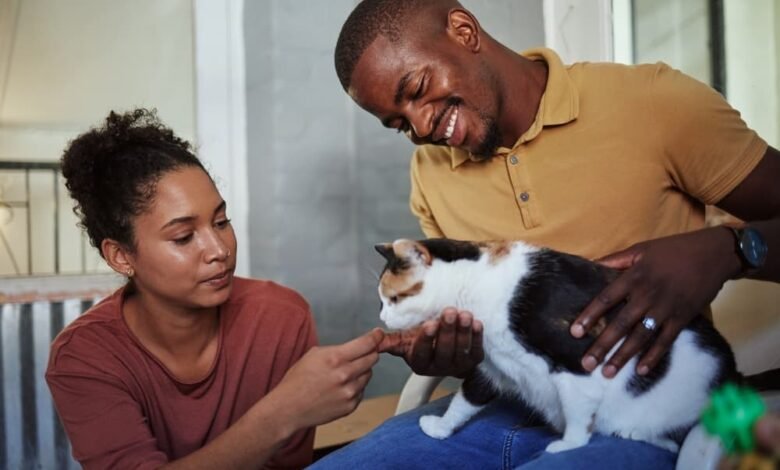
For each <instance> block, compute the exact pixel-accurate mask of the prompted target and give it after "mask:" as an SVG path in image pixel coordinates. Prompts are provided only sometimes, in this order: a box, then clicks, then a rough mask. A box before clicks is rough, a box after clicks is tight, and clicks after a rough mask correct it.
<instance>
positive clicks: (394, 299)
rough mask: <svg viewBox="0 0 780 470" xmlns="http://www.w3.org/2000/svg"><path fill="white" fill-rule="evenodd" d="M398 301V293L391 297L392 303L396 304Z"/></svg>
mask: <svg viewBox="0 0 780 470" xmlns="http://www.w3.org/2000/svg"><path fill="white" fill-rule="evenodd" d="M396 302H398V296H397V295H394V296H392V297H390V303H391V304H394V303H396Z"/></svg>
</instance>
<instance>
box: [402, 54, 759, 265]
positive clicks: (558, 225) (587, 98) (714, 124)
mask: <svg viewBox="0 0 780 470" xmlns="http://www.w3.org/2000/svg"><path fill="white" fill-rule="evenodd" d="M523 55H524V56H526V57H528V58H530V59H532V60H544V61H545V62H546V63H547V67H548V78H547V85H546V89H545V92H544V95H543V97H542V100H541V103H540V105H539V110H538V112H537V115H536V119H535V121H534V123H533V124H532V125H531V127H530V128H529V129H528V131H527V132H525V133H524V134H523V135H522V136H521V137H520V138H519V139H518V140H517V143H516V144H515V145H514V147H513V148H511V149H509V148H500V149H499V150H498V154H497V155H496V156H495V157H493V158H491V159H489V160H487V161H482V162H479V161H475V160H472V159H471V158H470V156H469V154H468V153H467V152H464V151H461V150H457V149H453V148H448V147H441V146H432V145H428V146H422V147H418V148H417V150H416V152H415V154H414V157H413V159H412V165H411V177H412V192H411V198H410V199H411V200H410V202H411V208H412V211H413V213H414V214H415V215H416V216H417V217H418V218H419V220H420V225H421V227H422V229H423V232H424V233H425V234H426V235H427V236H428V237H448V238H455V239H460V240H518V239H519V240H525V241H527V242H529V243H533V244H537V245H540V246H547V247H551V248H554V249H557V250H562V251H566V252H569V253H574V254H578V255H580V256H584V257H587V258H597V257H601V256H604V255H607V254H610V253H612V252H615V251H618V250H620V249H623V248H626V247H628V246H630V245H632V244H634V243H637V242H640V241H643V240H647V239H653V238H658V237H662V236H666V235H671V234H676V233H681V232H686V231H690V230H694V229H698V228H701V227H703V225H704V204H705V203H706V204H713V203H716V202H718V201H719V200H720V199H722V198H723V197H724V196H726V195H727V194H728V193H729V192H730V191H731V190H732V189H734V188H735V187H736V186H737V185H738V184H739V183H740V182H741V181H742V180H743V179H744V178H745V177H746V176H747V175H748V174H749V173H750V171H751V170H752V169H753V168H754V167H755V166H756V165H757V164H758V162H759V161H760V160H761V157H762V156H763V155H764V153H765V152H766V149H767V144H766V142H764V141H763V140H762V139H761V138H760V137H759V136H758V135H757V134H756V133H755V132H754V131H753V130H751V129H749V128H748V127H747V126H746V125H745V123H744V122H743V121H742V119H741V118H740V116H739V113H738V112H737V111H736V110H734V109H733V108H731V107H730V106H729V105H728V103H726V101H725V100H724V99H723V97H722V96H721V95H720V94H718V93H717V92H716V91H714V90H712V89H711V88H710V87H709V86H707V85H705V84H703V83H701V82H698V81H696V80H695V79H693V78H691V77H688V76H687V75H684V74H683V73H681V72H679V71H677V70H674V69H672V68H670V67H669V66H667V65H665V64H662V63H658V64H654V65H637V66H625V65H619V64H611V63H577V64H573V65H570V66H564V65H563V63H562V62H561V60H560V58H559V57H558V56H557V55H556V54H555V53H554V52H553V51H551V50H549V49H534V50H530V51H526V52H524V53H523Z"/></svg>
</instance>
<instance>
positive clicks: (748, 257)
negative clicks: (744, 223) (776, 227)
mask: <svg viewBox="0 0 780 470" xmlns="http://www.w3.org/2000/svg"><path fill="white" fill-rule="evenodd" d="M729 228H730V229H731V231H732V232H734V238H735V242H736V247H735V248H736V251H737V254H738V255H739V259H740V260H741V261H742V275H745V274H750V273H751V272H753V271H756V270H758V269H760V268H761V267H762V266H764V262H766V253H767V251H768V249H767V245H766V241H765V240H764V237H763V235H761V232H759V231H758V230H756V229H754V228H751V227H743V228H737V227H729Z"/></svg>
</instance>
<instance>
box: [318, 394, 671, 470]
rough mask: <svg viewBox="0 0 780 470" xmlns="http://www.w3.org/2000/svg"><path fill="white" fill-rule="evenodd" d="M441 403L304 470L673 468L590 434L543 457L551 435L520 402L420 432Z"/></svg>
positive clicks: (643, 448) (658, 456)
mask: <svg viewBox="0 0 780 470" xmlns="http://www.w3.org/2000/svg"><path fill="white" fill-rule="evenodd" d="M450 398H451V397H445V398H442V399H440V400H437V401H435V402H432V403H429V404H427V405H425V406H422V407H420V408H418V409H415V410H412V411H410V412H408V413H405V414H402V415H400V416H396V417H394V418H392V419H389V420H387V421H386V422H385V423H384V424H382V425H381V426H379V427H378V428H377V429H375V430H374V431H372V432H370V433H369V434H367V435H366V436H364V437H363V438H361V439H359V440H357V441H355V442H353V443H352V444H350V445H348V446H346V447H343V448H341V449H339V450H337V451H335V452H333V453H331V454H329V455H327V456H325V457H324V458H323V459H321V460H319V461H317V462H315V463H314V464H313V465H312V466H311V467H309V468H311V469H320V470H321V469H339V470H342V469H363V468H365V469H372V470H373V469H416V468H420V469H439V468H446V469H480V470H486V469H522V470H531V469H533V470H541V469H544V470H548V469H549V470H553V469H554V470H561V469H565V470H567V469H589V470H590V469H599V470H602V469H620V470H627V469H647V470H651V469H652V470H659V469H660V470H662V469H673V468H674V464H675V460H676V457H677V456H676V455H675V454H673V453H671V452H669V451H667V450H664V449H661V448H659V447H655V446H653V445H650V444H646V443H644V442H639V441H632V440H628V439H620V438H616V437H610V436H602V435H594V436H593V437H592V438H591V440H590V443H589V444H588V445H586V446H584V447H580V448H579V449H573V450H570V451H566V452H560V453H557V454H549V453H546V452H545V451H544V449H545V447H547V444H549V443H550V442H552V441H553V440H556V439H558V435H557V434H556V433H555V432H554V431H552V430H551V429H549V428H547V427H545V426H543V425H542V424H541V422H540V421H539V420H538V419H536V418H535V417H534V416H533V414H532V413H531V412H529V410H528V409H527V408H526V407H524V406H523V405H522V404H519V403H516V402H509V401H497V402H494V403H492V404H490V405H489V406H488V407H487V408H485V409H484V410H482V411H481V412H480V413H479V414H478V415H477V416H475V417H474V418H472V419H471V421H469V422H468V423H467V424H466V425H465V426H464V427H463V428H462V429H461V430H459V431H456V432H455V433H454V434H453V435H452V436H451V437H450V438H448V439H444V440H436V439H432V438H430V437H428V436H426V435H425V434H423V433H422V431H421V430H420V426H419V425H418V419H419V417H420V416H421V415H424V414H436V415H442V414H443V413H444V410H445V409H446V407H447V404H448V403H449V401H450Z"/></svg>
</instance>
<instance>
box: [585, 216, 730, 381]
mask: <svg viewBox="0 0 780 470" xmlns="http://www.w3.org/2000/svg"><path fill="white" fill-rule="evenodd" d="M599 262H600V263H602V264H604V265H606V266H609V267H611V268H616V269H621V270H624V272H623V273H622V274H621V275H620V276H619V277H618V278H617V279H616V280H615V281H613V282H612V283H611V284H610V285H608V286H607V287H606V288H605V289H604V290H603V291H602V292H601V293H600V294H599V295H598V296H597V297H596V298H595V299H594V300H593V301H592V302H591V303H590V304H589V305H588V306H587V307H585V310H583V311H582V313H581V314H580V316H579V317H577V320H575V321H574V323H572V327H571V334H572V335H573V336H575V337H578V338H579V337H582V336H583V335H585V333H586V332H587V331H588V330H589V329H590V328H591V327H592V326H593V325H596V323H597V322H598V320H599V318H601V317H602V316H603V315H604V314H605V313H606V312H607V311H608V310H609V309H610V308H612V307H614V306H615V305H618V304H620V303H621V302H625V303H626V304H625V305H624V306H623V307H622V308H621V309H620V311H619V312H618V313H617V315H616V316H615V317H614V319H613V320H612V321H611V322H610V323H609V325H607V328H606V329H605V330H604V331H603V332H602V333H601V334H600V335H599V337H598V338H597V339H596V341H595V342H594V343H593V345H591V347H590V349H588V351H587V352H586V353H585V356H584V357H583V359H582V366H583V367H584V368H585V370H588V371H592V370H593V369H595V368H596V367H597V366H598V364H600V363H601V362H602V361H603V360H604V357H605V356H606V355H607V353H608V352H609V351H610V350H611V349H612V348H613V347H614V346H615V344H616V343H617V342H618V341H619V340H620V339H621V338H623V337H625V338H626V340H625V342H624V343H623V344H622V345H621V346H620V348H619V349H618V350H617V351H616V352H615V354H613V355H612V356H611V357H610V358H609V361H608V362H607V364H606V365H605V366H604V368H603V369H602V373H603V374H604V376H605V377H614V376H615V374H617V372H618V371H619V370H620V369H621V368H622V367H623V365H625V363H626V362H628V360H630V359H631V358H632V357H634V355H636V354H637V353H638V352H639V351H640V350H642V349H643V348H644V347H645V346H646V345H647V343H648V342H651V341H652V345H651V346H650V347H649V349H648V350H647V352H646V353H645V354H644V355H643V356H642V358H641V359H640V360H639V362H638V364H637V372H638V373H639V374H640V375H644V374H646V373H647V372H649V370H650V369H652V368H653V367H654V366H655V365H656V364H657V363H658V361H660V359H661V358H662V357H663V355H664V354H665V353H666V352H667V351H668V350H669V348H670V347H671V345H672V343H673V342H674V340H675V338H677V335H678V334H679V333H680V330H682V329H683V328H684V327H685V326H686V325H687V324H688V323H689V322H690V321H691V320H692V319H693V318H694V317H695V316H696V315H698V314H700V313H701V312H702V311H704V309H705V308H706V307H707V305H709V303H710V302H711V301H712V299H714V298H715V295H716V294H717V293H718V291H719V290H720V288H721V287H722V286H723V283H724V282H725V281H727V280H728V279H731V278H733V277H734V276H736V275H737V274H738V273H739V271H740V268H741V264H740V260H739V257H738V255H737V254H736V252H735V250H734V236H733V235H732V234H731V233H730V231H729V230H728V229H727V228H724V227H714V228H709V229H704V230H698V231H695V232H690V233H685V234H682V235H674V236H670V237H665V238H659V239H657V240H651V241H647V242H643V243H639V244H636V245H634V246H632V247H630V248H628V249H626V250H623V251H621V252H618V253H615V254H612V255H610V256H607V257H606V258H603V259H601V260H599ZM646 319H652V321H647V320H646ZM653 323H654V324H655V327H654V328H649V327H652V326H653Z"/></svg>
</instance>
